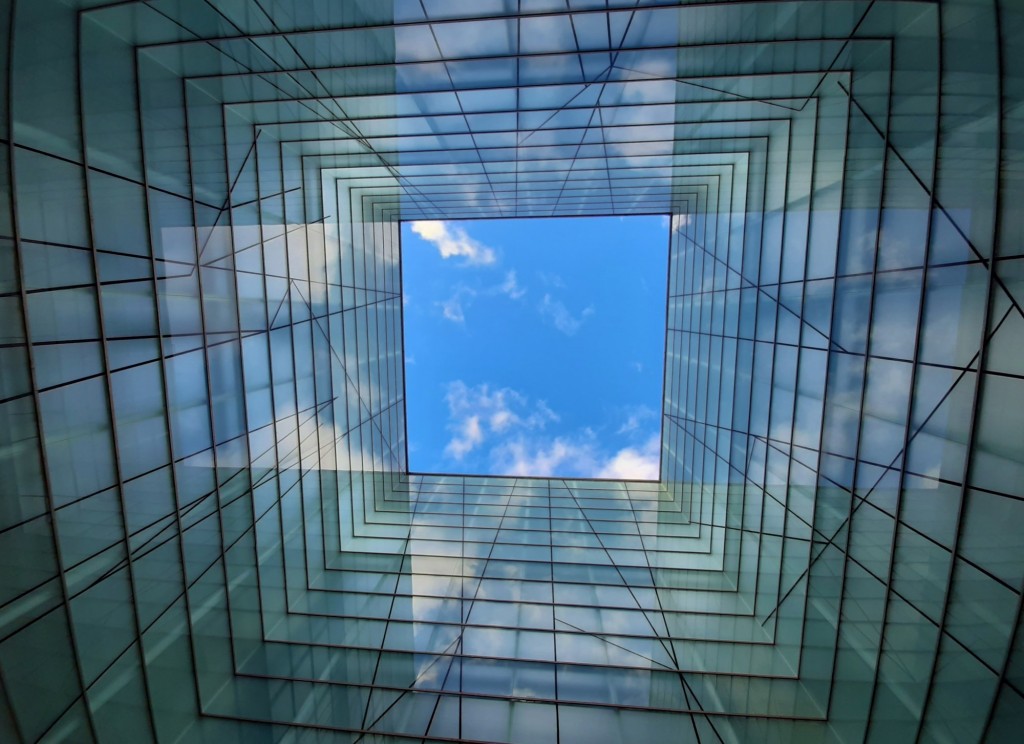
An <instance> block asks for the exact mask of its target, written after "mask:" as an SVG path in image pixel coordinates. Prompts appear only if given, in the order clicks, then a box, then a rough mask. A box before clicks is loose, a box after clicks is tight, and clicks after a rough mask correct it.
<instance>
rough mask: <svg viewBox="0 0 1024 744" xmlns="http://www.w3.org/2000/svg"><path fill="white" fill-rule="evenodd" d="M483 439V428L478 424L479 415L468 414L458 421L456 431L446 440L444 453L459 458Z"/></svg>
mask: <svg viewBox="0 0 1024 744" xmlns="http://www.w3.org/2000/svg"><path fill="white" fill-rule="evenodd" d="M483 441H484V430H483V428H482V427H481V426H480V417H479V416H470V417H468V418H466V419H463V420H462V421H461V422H460V424H459V427H458V433H457V434H456V435H455V436H454V437H452V439H451V440H450V441H449V442H448V446H446V447H445V448H444V453H445V454H446V455H448V456H449V457H453V458H455V459H456V460H461V459H462V458H463V457H465V456H466V455H467V454H468V453H469V452H470V451H471V450H473V449H474V448H476V446H477V445H479V444H480V443H481V442H483Z"/></svg>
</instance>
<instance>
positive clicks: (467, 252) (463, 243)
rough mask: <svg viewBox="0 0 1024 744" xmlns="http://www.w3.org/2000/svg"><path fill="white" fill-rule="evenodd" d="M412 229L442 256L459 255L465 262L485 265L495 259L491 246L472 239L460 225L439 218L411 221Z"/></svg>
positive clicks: (451, 256)
mask: <svg viewBox="0 0 1024 744" xmlns="http://www.w3.org/2000/svg"><path fill="white" fill-rule="evenodd" d="M412 231H413V232H414V233H416V234H417V235H419V236H420V237H421V238H423V239H424V240H426V241H427V242H428V243H433V244H434V246H435V247H436V248H437V250H438V252H439V253H440V254H441V257H442V258H453V257H456V256H461V257H462V258H464V259H465V261H464V263H465V264H476V265H486V264H492V263H494V262H495V261H497V260H498V259H497V255H496V254H495V252H494V249H493V248H489V247H488V246H486V245H484V244H483V243H481V242H480V241H478V240H474V239H473V238H471V237H470V236H469V234H468V233H466V231H465V230H463V229H462V228H461V227H458V226H456V225H452V224H450V223H448V222H443V221H441V220H419V221H417V222H413V223H412Z"/></svg>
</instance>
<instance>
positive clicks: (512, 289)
mask: <svg viewBox="0 0 1024 744" xmlns="http://www.w3.org/2000/svg"><path fill="white" fill-rule="evenodd" d="M498 291H499V292H501V293H502V294H506V295H508V296H509V297H511V298H512V299H513V300H518V299H519V298H520V297H522V296H523V295H524V294H526V289H525V288H523V287H520V286H519V282H518V281H517V280H516V272H515V271H510V272H508V273H507V274H505V281H504V282H503V283H502V284H501V286H499V287H498Z"/></svg>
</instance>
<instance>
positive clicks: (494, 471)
mask: <svg viewBox="0 0 1024 744" xmlns="http://www.w3.org/2000/svg"><path fill="white" fill-rule="evenodd" d="M668 245H669V218H668V216H663V215H652V216H631V217H572V218H569V217H559V218H531V219H492V220H468V221H410V222H403V223H402V230H401V247H402V248H401V250H402V294H403V321H404V328H403V338H404V347H405V348H404V352H405V386H406V391H405V392H406V395H405V399H406V426H407V442H408V458H409V459H408V462H409V469H410V471H411V472H418V473H451V474H466V475H469V474H474V475H480V474H491V475H517V476H536V477H565V478H614V479H626V480H657V479H658V478H659V475H660V462H661V421H662V402H663V398H664V381H663V378H664V366H665V365H664V358H665V321H666V302H667V294H668V292H667V282H668V277H667V273H668Z"/></svg>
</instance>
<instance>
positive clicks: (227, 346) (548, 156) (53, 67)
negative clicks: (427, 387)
mask: <svg viewBox="0 0 1024 744" xmlns="http://www.w3.org/2000/svg"><path fill="white" fill-rule="evenodd" d="M662 5H665V6H666V7H659V6H662ZM6 7H7V8H9V12H8V11H7V10H6V9H5V10H4V12H3V14H2V15H3V22H2V23H0V35H2V36H3V38H5V39H8V38H9V39H11V43H8V44H6V49H8V50H9V54H8V55H3V57H4V62H3V63H4V64H9V67H8V69H7V70H6V74H4V75H2V76H0V79H2V80H3V81H4V84H5V87H4V88H3V89H2V91H0V97H2V99H3V102H4V104H5V105H4V107H3V111H4V115H3V116H2V117H0V139H2V141H3V145H4V146H3V147H2V148H0V159H2V160H3V162H2V163H0V165H2V167H0V174H2V175H0V192H2V193H4V194H5V195H6V196H5V198H4V199H3V200H0V261H2V265H0V282H2V284H0V312H2V317H4V318H5V319H8V322H7V323H5V324H4V331H5V336H4V339H3V345H2V347H0V368H2V371H3V374H2V376H0V380H2V382H0V385H2V388H0V392H2V396H3V397H2V398H0V419H2V420H3V425H2V428H0V432H2V434H0V436H3V437H4V438H3V439H2V440H0V463H2V465H0V472H2V474H3V482H4V484H5V487H4V493H3V496H2V497H0V520H2V521H0V556H2V557H0V560H2V561H3V564H2V568H3V570H2V571H0V576H2V577H3V578H2V580H0V587H2V592H3V594H2V596H0V673H2V674H0V697H3V699H4V704H2V705H0V734H3V738H10V739H12V740H19V739H25V740H30V741H34V740H37V739H39V738H41V737H44V736H45V737H48V738H51V739H61V738H63V739H68V740H77V741H87V740H90V739H99V740H102V741H121V740H138V741H143V740H147V739H160V740H169V741H173V740H176V739H178V738H179V737H182V736H184V737H186V738H188V737H192V738H195V737H199V736H210V737H218V738H220V739H225V738H226V739H229V740H230V739H239V740H243V739H244V740H250V739H251V740H268V741H272V740H278V739H282V738H285V739H287V738H291V739H292V740H296V741H304V740H307V739H309V740H314V739H317V738H318V737H319V736H320V735H321V734H323V735H327V734H331V735H333V736H334V737H335V738H337V739H338V740H347V739H349V738H351V739H352V740H354V741H355V740H361V739H362V738H370V736H371V735H373V736H376V735H378V734H379V735H380V736H388V737H393V738H396V739H401V738H402V737H408V738H411V739H416V740H421V739H423V738H424V737H437V738H439V739H445V738H449V739H459V738H465V739H478V740H480V739H483V740H489V741H505V740H522V739H525V738H530V739H534V738H536V739H547V740H555V739H558V740H561V741H572V740H574V739H575V738H580V737H584V736H585V737H586V738H587V740H588V741H596V740H598V739H600V738H601V736H604V737H606V738H607V739H608V740H622V739H624V738H626V734H627V733H628V735H629V738H636V739H648V740H651V741H655V740H658V738H659V737H661V738H664V737H671V739H672V740H673V741H679V740H680V739H684V738H692V739H693V740H694V741H705V740H710V741H717V740H719V739H721V740H726V741H748V740H753V739H766V738H775V739H777V740H793V739H806V740H811V741H819V740H821V741H825V740H834V739H838V740H850V741H859V740H863V739H867V738H880V739H885V740H893V739H900V740H926V741H974V740H980V739H982V738H984V737H986V736H987V737H989V738H992V739H996V740H998V739H1000V738H1007V737H1008V736H1009V735H1010V734H1009V733H1008V731H1012V727H1013V726H1014V722H1015V721H1019V720H1021V718H1022V717H1024V700H1022V691H1024V676H1022V666H1021V665H1022V663H1024V662H1022V658H1021V652H1020V650H1019V647H1020V634H1019V633H1018V627H1019V625H1020V623H1021V597H1022V594H1021V589H1022V582H1024V561H1022V559H1021V553H1022V550H1021V548H1022V543H1021V541H1022V539H1024V538H1022V535H1024V529H1022V527H1024V507H1022V498H1024V493H1022V488H1021V483H1022V482H1024V464H1022V462H1024V450H1022V448H1024V435H1022V432H1024V418H1022V417H1024V413H1022V409H1021V407H1020V406H1019V405H1015V401H1017V400H1019V399H1020V398H1021V397H1022V393H1024V361H1022V357H1021V354H1020V348H1021V346H1020V341H1021V340H1022V338H1024V316H1022V310H1021V308H1022V305H1021V301H1022V298H1024V260H1022V253H1021V245H1022V241H1021V236H1022V234H1024V231H1022V225H1024V217H1022V211H1021V210H1020V209H1019V204H1020V201H1021V200H1020V196H1021V191H1022V184H1021V181H1020V178H1019V175H1018V173H1017V171H1018V170H1019V169H1018V168H1017V165H1016V164H1018V163H1019V161H1020V160H1021V147H1024V145H1022V144H1021V142H1022V141H1024V140H1022V139H1021V138H1020V137H1019V136H1015V135H1019V134H1021V132H1020V130H1021V123H1020V119H1019V116H1018V115H1017V113H1016V112H1017V111H1018V110H1019V108H1020V103H1021V98H1022V97H1024V83H1022V78H1021V76H1022V75H1024V63H1022V60H1021V57H1022V49H1021V39H1024V22H1022V17H1021V9H1020V8H1018V7H1016V5H1015V4H1013V3H1010V2H997V1H996V0H977V2H967V3H952V2H944V3H938V4H936V3H924V2H922V3H890V2H884V1H883V0H878V1H877V2H855V1H852V0H851V1H850V2H845V1H840V2H833V3H827V4H825V3H814V2H780V3H753V2H751V3H746V2H736V3H730V4H711V5H692V6H690V5H687V6H682V7H676V6H674V5H673V6H672V7H668V4H667V3H660V2H641V3H635V2H625V0H623V1H622V2H619V1H618V0H614V1H613V2H610V3H606V4H600V5H597V4H593V3H587V2H580V3H577V2H569V3H568V4H562V3H548V2H542V1H540V0H538V1H537V2H523V3H521V5H515V4H510V3H507V2H502V1H497V2H493V3H472V4H466V3H448V2H444V3H442V2H434V1H427V0H424V2H422V3H421V2H419V0H417V1H416V2H406V1H405V0H397V1H396V2H394V3H376V2H347V3H327V2H311V3H302V4H299V5H295V4H288V3H276V2H269V3H256V2H247V1H244V0H241V1H240V2H236V3H226V2H214V3H210V4H201V5H196V4H186V5H183V6H181V7H177V8H172V7H169V6H168V7H165V6H164V5H163V4H111V5H110V6H109V7H103V6H100V7H95V8H81V9H79V8H76V7H73V5H70V4H65V3H62V2H58V1H57V0H46V1H45V2H44V1H40V2H31V3H29V2H27V0H18V1H17V2H11V3H9V4H8V5H7V6H6ZM8 35H9V36H8ZM652 213H654V214H658V213H661V214H670V215H672V220H673V243H672V257H671V261H672V264H671V267H672V270H671V275H670V296H669V333H668V343H667V358H666V380H667V388H666V400H665V407H664V415H665V419H664V426H663V431H665V439H664V447H663V470H662V472H663V473H664V474H665V478H664V482H663V483H661V484H623V483H618V484H616V483H601V482H591V483H579V482H577V483H565V482H560V481H532V480H495V481H489V480H482V479H470V478H467V479H462V480H459V479H456V480H455V481H452V480H450V479H444V478H430V477H429V476H408V475H407V474H405V473H404V469H405V462H404V423H403V420H404V414H403V404H402V387H403V386H402V377H401V375H402V364H401V354H400V350H401V336H400V334H401V323H400V316H399V313H400V311H401V307H400V292H401V288H400V286H399V282H398V272H397V262H398V260H399V246H398V245H397V240H398V238H397V222H398V221H399V220H401V219H422V218H431V219H444V218H472V217H488V216H499V217H512V216H515V217H529V216H549V215H586V214H652ZM1008 727H1010V728H1008Z"/></svg>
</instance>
